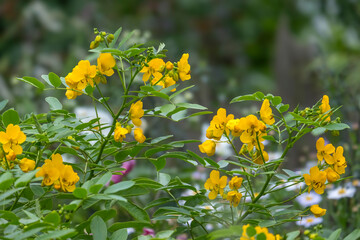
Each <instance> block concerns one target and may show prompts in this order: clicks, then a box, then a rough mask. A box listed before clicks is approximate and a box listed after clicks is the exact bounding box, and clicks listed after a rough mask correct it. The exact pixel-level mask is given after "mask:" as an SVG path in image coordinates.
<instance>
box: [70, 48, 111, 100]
mask: <svg viewBox="0 0 360 240" xmlns="http://www.w3.org/2000/svg"><path fill="white" fill-rule="evenodd" d="M115 64H116V62H115V59H114V57H113V56H112V55H111V53H101V54H100V56H99V58H98V59H97V66H95V65H90V62H89V60H81V61H79V63H78V64H77V65H76V66H75V67H74V68H73V70H72V72H71V73H69V74H68V75H67V76H66V77H65V82H66V84H67V85H68V87H67V88H66V89H67V91H66V93H65V95H66V97H67V98H68V99H75V98H76V97H77V96H80V95H82V94H83V90H84V89H85V88H86V86H88V85H90V86H92V87H93V86H94V83H96V84H99V83H100V82H102V83H106V78H105V76H111V75H113V74H114V70H113V69H112V68H113V67H115Z"/></svg>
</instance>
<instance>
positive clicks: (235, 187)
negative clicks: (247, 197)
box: [226, 176, 243, 207]
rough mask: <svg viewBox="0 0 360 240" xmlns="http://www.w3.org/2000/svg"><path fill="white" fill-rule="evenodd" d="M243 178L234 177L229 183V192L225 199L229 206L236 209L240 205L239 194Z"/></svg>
mask: <svg viewBox="0 0 360 240" xmlns="http://www.w3.org/2000/svg"><path fill="white" fill-rule="evenodd" d="M242 182H243V178H241V177H238V176H235V177H233V178H232V179H231V180H230V182H229V188H230V190H231V191H229V192H228V193H227V196H226V199H227V200H228V201H229V202H230V205H232V206H234V207H237V206H238V205H239V203H240V200H241V197H242V194H241V192H239V189H240V187H241V184H242Z"/></svg>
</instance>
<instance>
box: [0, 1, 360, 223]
mask: <svg viewBox="0 0 360 240" xmlns="http://www.w3.org/2000/svg"><path fill="white" fill-rule="evenodd" d="M359 16H360V2H359V1H356V0H318V1H313V0H293V1H287V0H273V1H267V0H251V1H250V0H249V1H245V0H244V1H239V0H227V1H219V0H195V1H194V0H181V1H180V0H179V1H176V0H172V1H169V0H148V1H142V0H131V1H110V0H102V1H95V0H77V1H70V0H57V1H56V0H32V1H31V0H29V1H25V0H24V1H21V0H2V1H0V100H3V99H9V105H8V106H10V107H14V108H16V109H17V111H18V112H19V113H20V114H26V113H29V112H32V111H35V112H38V113H40V112H45V111H47V110H48V105H47V104H46V102H45V101H44V98H45V97H46V94H47V93H45V94H43V93H40V92H38V91H36V90H35V89H34V88H32V87H31V86H30V85H27V84H24V83H22V82H19V81H17V80H16V77H22V76H33V77H37V78H38V79H41V78H40V76H41V75H42V74H48V73H49V72H55V73H56V74H58V75H59V76H66V75H67V73H68V72H70V71H71V70H72V68H73V66H75V65H76V64H77V62H78V61H79V60H80V59H84V58H88V57H89V52H88V47H89V44H90V42H91V41H92V40H93V38H94V34H93V28H94V27H96V28H98V29H99V30H103V31H106V32H115V31H116V29H117V28H118V27H120V26H122V27H123V31H125V32H126V31H127V32H129V31H131V30H133V29H137V30H136V32H135V39H136V41H138V42H149V43H150V44H153V45H154V46H158V45H159V43H161V42H163V43H165V44H166V48H167V49H168V50H169V51H168V53H167V56H168V58H169V59H170V60H172V61H177V59H179V58H180V57H181V55H182V53H184V52H188V53H189V54H190V59H189V61H190V64H191V68H192V72H191V75H192V79H191V83H187V84H188V85H191V84H195V85H196V87H194V88H193V90H192V92H191V94H188V95H186V96H185V97H186V99H185V100H187V101H191V102H193V103H198V104H201V105H204V106H206V107H208V108H209V109H210V110H211V111H216V110H217V109H218V108H219V107H225V108H227V109H228V111H230V112H232V113H234V114H235V115H237V116H239V115H240V114H241V113H245V112H249V111H256V108H254V106H246V105H234V106H233V105H231V106H230V105H229V104H228V103H229V101H230V100H231V99H232V98H233V97H236V96H239V95H243V94H248V93H252V92H255V91H262V92H264V93H272V94H274V95H275V94H276V95H280V96H282V98H283V102H285V103H289V104H290V105H291V106H296V105H297V104H299V105H300V106H308V105H310V106H311V105H313V104H315V103H316V101H318V100H319V99H320V98H321V97H322V95H323V94H327V95H329V97H330V103H331V105H333V106H340V105H341V106H342V108H341V110H340V112H339V114H338V115H337V116H336V117H341V118H342V119H343V121H345V122H346V123H347V124H349V125H350V126H351V130H348V131H344V132H343V133H341V135H340V136H332V135H331V134H330V133H329V134H328V135H327V137H328V138H329V139H332V140H333V141H334V142H335V143H336V144H337V145H340V144H342V145H343V146H344V148H345V151H346V157H347V161H348V169H347V172H348V175H353V176H354V177H355V178H354V179H356V178H359V177H360V176H359V175H360V169H359V168H360V164H359V163H358V162H359V161H358V159H359V151H358V147H359V138H360V131H359V130H358V129H359V124H360V117H359V113H360V95H359V94H358V93H359V92H360V79H359V76H360V61H359V60H360V38H359V37H360V35H359V34H360V21H359V20H360V18H359ZM188 82H190V81H188ZM109 86H110V85H109V84H108V85H107V87H108V89H106V90H104V91H105V92H106V93H107V94H110V95H111V96H116V94H117V93H118V92H117V91H116V88H114V87H113V86H112V87H109ZM104 88H106V86H104ZM54 94H55V95H56V96H57V97H58V98H59V99H61V100H62V101H63V103H64V105H65V106H66V107H69V108H76V107H77V106H86V104H87V102H86V100H84V99H81V98H79V99H77V100H76V102H74V101H72V102H69V101H67V100H66V98H65V95H64V92H53V93H51V95H54ZM115 102H116V101H115ZM254 109H255V110H254ZM211 117H212V116H206V117H203V118H200V119H199V120H198V121H195V122H191V121H189V122H186V123H182V128H181V129H179V125H174V124H172V123H169V124H168V125H166V127H164V129H160V130H157V131H159V132H157V133H151V132H150V133H148V134H149V135H150V136H151V135H160V134H163V133H164V132H165V133H166V132H172V133H173V134H174V135H175V136H177V137H178V138H179V139H186V138H194V139H200V138H201V134H202V133H201V130H202V129H203V128H204V127H203V125H202V123H206V122H209V121H210V120H211ZM150 124H151V123H150ZM149 129H151V128H149ZM184 129H186V131H184ZM148 131H150V130H148ZM189 136H190V137H189ZM315 140H316V139H315V137H313V136H310V137H308V139H307V140H306V141H305V142H304V144H303V145H301V144H300V145H299V146H297V148H296V149H295V150H294V151H292V152H291V153H290V158H291V162H290V166H288V167H289V168H292V169H294V170H296V169H298V168H300V167H303V166H305V165H306V162H308V161H309V160H311V159H315V157H314V151H315V147H311V146H314V145H313V143H315ZM309 146H310V147H309ZM194 148H196V146H195V147H194ZM225 153H226V150H225ZM220 157H224V156H220ZM357 196H358V195H357ZM344 201H347V202H344V204H345V205H344V206H346V211H347V212H348V214H349V215H348V217H345V219H341V220H339V219H334V218H330V217H328V219H327V221H331V222H332V223H336V224H337V225H336V226H339V225H340V226H344V227H346V226H347V225H346V224H348V223H349V222H351V221H353V224H355V226H356V222H357V223H359V224H360V220H359V219H360V216H359V211H358V210H359V207H360V205H359V201H356V200H354V199H345V200H344ZM334 211H338V213H340V212H341V211H344V209H343V208H336V209H335V210H334ZM343 217H344V216H343ZM354 221H355V222H354ZM358 226H359V225H358Z"/></svg>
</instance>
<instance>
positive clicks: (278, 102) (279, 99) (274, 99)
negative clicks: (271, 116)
mask: <svg viewBox="0 0 360 240" xmlns="http://www.w3.org/2000/svg"><path fill="white" fill-rule="evenodd" d="M281 101H282V99H281V97H279V96H275V97H273V99H272V100H271V102H272V104H273V105H274V106H276V105H278V104H280V103H281Z"/></svg>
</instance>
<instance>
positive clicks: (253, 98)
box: [230, 93, 261, 103]
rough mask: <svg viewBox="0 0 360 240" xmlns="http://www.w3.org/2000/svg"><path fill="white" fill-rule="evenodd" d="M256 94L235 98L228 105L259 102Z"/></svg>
mask: <svg viewBox="0 0 360 240" xmlns="http://www.w3.org/2000/svg"><path fill="white" fill-rule="evenodd" d="M256 94H257V93H254V94H247V95H242V96H238V97H235V98H233V99H232V100H231V102H230V103H235V102H243V101H261V99H260V98H258V96H257V95H256Z"/></svg>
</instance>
